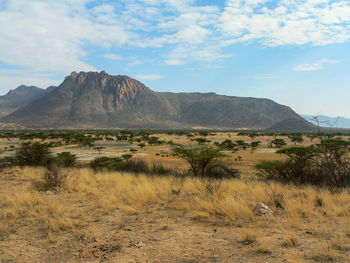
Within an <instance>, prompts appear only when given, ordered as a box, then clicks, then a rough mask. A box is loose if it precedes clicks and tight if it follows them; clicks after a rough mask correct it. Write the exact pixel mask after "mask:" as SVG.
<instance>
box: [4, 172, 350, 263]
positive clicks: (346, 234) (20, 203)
mask: <svg viewBox="0 0 350 263" xmlns="http://www.w3.org/2000/svg"><path fill="white" fill-rule="evenodd" d="M63 172H64V173H66V174H67V179H66V182H65V184H64V186H63V187H62V188H60V189H57V191H49V192H40V191H38V190H37V187H36V186H37V185H38V184H39V183H40V180H41V178H42V175H43V173H44V170H43V169H40V168H24V169H19V168H16V169H14V170H8V171H5V172H3V173H2V174H1V178H0V183H1V184H0V207H1V210H0V242H1V244H2V245H3V246H4V247H6V246H7V245H9V244H11V240H12V239H13V238H14V237H17V238H18V236H20V235H26V236H27V237H31V238H32V239H35V238H39V239H40V240H42V242H53V243H54V242H56V241H57V240H61V239H62V238H63V237H65V236H66V235H72V233H73V234H74V235H77V233H80V234H79V235H81V233H83V232H84V229H90V228H91V226H95V225H98V222H101V221H103V220H107V218H108V222H109V223H111V226H113V229H114V230H113V231H119V230H118V229H123V228H125V227H127V225H128V224H132V223H130V222H131V221H130V222H128V220H136V219H137V218H139V217H143V218H148V219H149V221H150V222H152V221H157V220H158V219H159V218H157V217H159V216H160V214H161V215H162V217H164V215H166V216H165V217H164V219H162V220H160V221H159V222H158V221H157V225H158V226H159V227H160V229H163V230H165V231H170V230H169V229H171V228H173V229H174V230H175V229H177V230H179V229H181V227H180V225H181V224H180V222H182V221H181V220H185V221H186V222H187V223H186V224H187V225H188V224H190V225H192V224H193V225H197V224H199V225H200V226H202V227H204V228H203V229H205V228H208V227H209V226H215V227H216V229H219V228H220V227H223V228H225V229H226V228H227V230H226V231H233V230H234V229H235V231H234V232H233V235H232V236H231V239H232V240H231V241H230V242H231V243H230V246H232V242H234V244H238V246H243V248H241V250H242V251H243V252H244V251H245V250H246V254H244V255H246V256H247V261H249V257H253V258H254V256H257V255H264V256H266V257H267V258H265V259H264V261H262V262H269V260H271V262H276V258H278V260H277V262H280V261H282V260H281V259H282V258H284V259H285V260H289V261H290V262H304V261H311V262H346V260H347V259H348V258H350V225H349V222H350V192H349V189H344V190H341V191H337V192H335V193H332V192H330V191H329V190H326V189H319V188H315V187H310V186H305V187H296V186H293V185H281V184H278V183H266V182H258V181H247V182H244V181H240V180H225V181H209V180H200V179H194V178H175V177H150V176H146V175H138V176H135V175H131V174H122V173H113V172H101V173H95V172H93V171H92V170H89V169H70V170H64V171H63ZM257 202H263V203H265V204H267V205H268V206H269V207H270V208H271V209H272V210H273V211H274V212H275V215H273V216H262V217H261V216H255V215H254V213H253V209H254V207H255V205H256V203H257ZM135 218H136V219H135ZM174 218H175V219H176V220H175V219H174ZM169 220H170V221H171V222H172V223H171V224H170V223H169V222H170V221H169ZM177 224H179V225H177ZM96 227H97V226H96ZM216 229H215V231H216ZM96 231H97V230H96ZM98 231H103V230H101V229H99V230H98ZM198 238H200V237H198ZM45 240H46V241H45ZM8 253H9V252H6V251H5V249H1V246H0V258H2V256H1V255H3V257H4V258H5V257H10V254H8ZM28 253H29V252H28ZM222 253H223V254H224V252H222ZM251 253H253V254H251ZM11 255H12V256H13V254H11ZM269 257H272V259H269ZM258 258H259V256H258ZM15 262H16V260H15ZM72 262H76V261H72ZM83 262H85V261H83ZM121 262H123V261H121ZM169 262H173V261H171V260H170V259H169ZM199 262H203V261H199ZM222 262H226V261H224V260H223V261H222ZM227 262H230V261H227ZM254 262H257V261H254Z"/></svg>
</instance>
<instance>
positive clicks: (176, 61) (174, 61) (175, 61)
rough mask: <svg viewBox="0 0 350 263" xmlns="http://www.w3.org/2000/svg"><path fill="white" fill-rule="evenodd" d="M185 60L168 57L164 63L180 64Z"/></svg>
mask: <svg viewBox="0 0 350 263" xmlns="http://www.w3.org/2000/svg"><path fill="white" fill-rule="evenodd" d="M185 63H186V62H185V61H182V60H180V59H169V60H166V61H165V64H167V65H170V66H181V65H183V64H185Z"/></svg>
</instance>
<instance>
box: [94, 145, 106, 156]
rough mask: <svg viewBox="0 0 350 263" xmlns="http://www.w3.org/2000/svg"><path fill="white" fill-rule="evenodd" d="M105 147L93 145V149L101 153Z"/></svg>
mask: <svg viewBox="0 0 350 263" xmlns="http://www.w3.org/2000/svg"><path fill="white" fill-rule="evenodd" d="M105 148H106V147H104V146H98V147H94V150H96V151H98V154H101V151H102V150H103V149H105Z"/></svg>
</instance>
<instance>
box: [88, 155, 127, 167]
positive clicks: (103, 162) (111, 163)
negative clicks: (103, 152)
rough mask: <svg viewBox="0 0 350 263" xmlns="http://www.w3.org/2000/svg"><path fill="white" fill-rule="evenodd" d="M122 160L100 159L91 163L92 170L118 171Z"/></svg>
mask: <svg viewBox="0 0 350 263" xmlns="http://www.w3.org/2000/svg"><path fill="white" fill-rule="evenodd" d="M121 161H122V159H121V158H109V157H99V158H96V159H95V160H93V161H91V162H90V166H91V168H93V169H94V170H101V169H108V170H117V169H118V166H119V164H120V162H121Z"/></svg>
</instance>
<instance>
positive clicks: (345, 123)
mask: <svg viewBox="0 0 350 263" xmlns="http://www.w3.org/2000/svg"><path fill="white" fill-rule="evenodd" d="M300 116H301V117H303V118H304V119H305V120H307V121H308V122H310V123H312V124H314V125H317V123H316V121H313V120H312V119H313V116H311V115H305V114H300ZM318 120H319V122H320V127H326V128H330V127H333V128H345V129H349V128H350V119H347V118H344V117H329V116H324V115H319V116H318Z"/></svg>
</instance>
